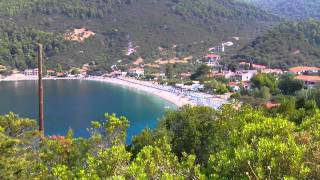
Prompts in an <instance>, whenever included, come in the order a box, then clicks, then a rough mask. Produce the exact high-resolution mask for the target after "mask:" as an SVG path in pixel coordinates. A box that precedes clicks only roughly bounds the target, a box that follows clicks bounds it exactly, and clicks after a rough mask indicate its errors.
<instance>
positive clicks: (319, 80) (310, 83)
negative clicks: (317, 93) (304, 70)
mask: <svg viewBox="0 0 320 180" xmlns="http://www.w3.org/2000/svg"><path fill="white" fill-rule="evenodd" d="M296 79H299V80H301V81H303V82H304V84H305V85H306V86H307V87H310V88H312V87H314V86H315V85H317V84H319V85H320V76H306V75H299V76H297V77H296Z"/></svg>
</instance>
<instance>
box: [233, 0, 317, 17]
mask: <svg viewBox="0 0 320 180" xmlns="http://www.w3.org/2000/svg"><path fill="white" fill-rule="evenodd" d="M239 1H242V2H247V3H252V4H254V5H256V6H258V7H260V8H264V9H267V10H269V11H270V12H273V13H275V14H277V15H280V16H285V17H287V18H297V19H305V18H316V19H320V12H319V9H320V0H290V1H288V0H239Z"/></svg>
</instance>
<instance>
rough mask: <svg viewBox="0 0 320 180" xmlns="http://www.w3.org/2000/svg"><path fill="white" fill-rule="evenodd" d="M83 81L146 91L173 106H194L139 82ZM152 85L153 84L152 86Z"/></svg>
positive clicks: (89, 79)
mask: <svg viewBox="0 0 320 180" xmlns="http://www.w3.org/2000/svg"><path fill="white" fill-rule="evenodd" d="M82 80H87V81H97V82H104V83H110V84H114V85H119V86H125V87H128V88H133V89H136V90H139V91H144V92H145V93H148V94H150V95H153V96H157V97H159V98H161V99H163V100H166V101H168V102H171V103H172V104H174V105H176V106H178V107H182V106H184V105H188V104H189V105H193V103H192V102H190V101H188V99H186V98H183V97H180V96H178V95H176V94H173V93H171V92H168V91H165V90H162V89H157V88H155V87H151V86H148V85H146V84H141V83H138V82H133V81H130V79H119V78H85V79H82ZM150 85H151V84H150Z"/></svg>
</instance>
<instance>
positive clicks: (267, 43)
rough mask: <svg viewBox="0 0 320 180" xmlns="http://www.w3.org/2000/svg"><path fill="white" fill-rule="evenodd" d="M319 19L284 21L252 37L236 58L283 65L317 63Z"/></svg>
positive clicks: (319, 35)
mask: <svg viewBox="0 0 320 180" xmlns="http://www.w3.org/2000/svg"><path fill="white" fill-rule="evenodd" d="M319 57H320V22H319V21H316V20H309V21H302V22H286V23H282V24H281V25H279V26H277V27H275V28H273V29H272V30H270V31H269V32H268V33H266V34H265V35H263V36H260V37H258V38H256V39H255V40H254V41H252V42H251V43H250V44H249V45H248V46H246V47H244V48H243V49H241V50H240V52H239V53H238V55H237V56H235V57H234V58H236V59H246V60H249V61H252V62H256V63H261V64H265V65H270V66H271V67H282V68H287V67H291V66H294V65H308V66H310V65H320V61H319V59H320V58H319Z"/></svg>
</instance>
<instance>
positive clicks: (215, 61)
mask: <svg viewBox="0 0 320 180" xmlns="http://www.w3.org/2000/svg"><path fill="white" fill-rule="evenodd" d="M220 60H221V56H220V55H217V54H208V55H206V56H205V57H204V64H206V65H207V66H210V67H215V66H218V65H219V61H220Z"/></svg>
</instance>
